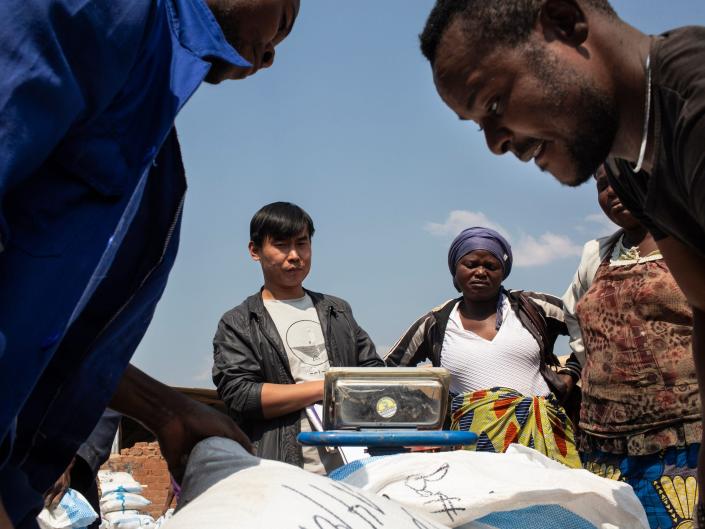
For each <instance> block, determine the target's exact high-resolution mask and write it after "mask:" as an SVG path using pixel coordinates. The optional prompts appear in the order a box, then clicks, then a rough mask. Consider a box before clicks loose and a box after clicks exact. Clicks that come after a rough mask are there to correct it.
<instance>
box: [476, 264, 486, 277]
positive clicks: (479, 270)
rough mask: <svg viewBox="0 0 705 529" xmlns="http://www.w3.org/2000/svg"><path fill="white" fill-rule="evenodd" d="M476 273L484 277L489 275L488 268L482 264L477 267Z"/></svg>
mask: <svg viewBox="0 0 705 529" xmlns="http://www.w3.org/2000/svg"><path fill="white" fill-rule="evenodd" d="M475 275H476V276H482V277H485V276H487V268H485V267H484V266H482V265H480V266H478V267H477V268H475Z"/></svg>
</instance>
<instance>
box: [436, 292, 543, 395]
mask: <svg viewBox="0 0 705 529" xmlns="http://www.w3.org/2000/svg"><path fill="white" fill-rule="evenodd" d="M502 296H503V299H502V326H501V327H500V328H499V331H498V332H497V335H496V336H495V337H494V339H492V340H486V339H485V338H482V337H481V336H479V335H477V334H475V333H474V332H472V331H468V330H466V329H465V328H464V327H463V324H462V322H461V321H460V315H459V314H458V305H459V303H458V304H456V305H455V307H453V311H452V312H451V314H450V318H449V319H448V325H447V326H446V331H445V336H444V337H443V348H442V349H441V366H442V367H445V368H446V369H448V371H450V374H451V381H450V391H451V393H469V392H472V391H478V390H482V389H489V388H493V387H497V386H502V387H506V388H511V389H514V390H516V391H518V392H519V393H521V394H522V395H531V396H545V395H548V394H549V393H550V390H549V388H548V385H547V384H546V381H545V380H544V378H543V376H541V373H540V372H539V365H540V363H541V353H540V349H539V344H538V343H537V342H536V340H535V339H534V337H533V336H532V335H531V333H530V332H529V331H528V330H527V329H526V328H525V327H524V325H522V323H521V321H520V320H519V318H518V317H517V315H516V314H515V313H514V311H513V310H512V308H511V306H510V304H509V299H507V297H506V296H505V295H504V294H503V295H502Z"/></svg>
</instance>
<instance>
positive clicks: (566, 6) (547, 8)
mask: <svg viewBox="0 0 705 529" xmlns="http://www.w3.org/2000/svg"><path fill="white" fill-rule="evenodd" d="M539 24H540V25H541V28H542V30H543V35H544V38H545V39H546V40H547V41H548V42H551V41H553V40H556V39H557V40H560V41H562V42H565V43H566V44H568V45H569V46H573V47H575V48H577V47H579V46H581V45H582V44H583V43H584V42H585V41H586V40H587V36H588V23H587V18H586V17H585V12H584V11H583V10H582V8H581V7H580V6H579V5H578V3H577V2H576V1H575V0H546V2H545V3H544V4H543V7H542V8H541V11H540V12H539Z"/></svg>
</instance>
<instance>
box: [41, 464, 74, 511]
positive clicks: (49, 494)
mask: <svg viewBox="0 0 705 529" xmlns="http://www.w3.org/2000/svg"><path fill="white" fill-rule="evenodd" d="M75 462H76V459H75V458H74V459H72V460H71V463H69V466H68V467H66V470H64V473H63V474H61V475H60V476H59V478H58V479H57V480H56V483H54V484H53V485H52V486H51V487H50V488H49V490H47V491H46V492H45V493H44V507H46V508H47V509H50V510H51V509H53V508H54V507H56V506H57V505H59V503H60V502H61V498H63V497H64V494H66V491H67V490H68V489H69V487H70V486H71V469H72V468H73V464H74V463H75Z"/></svg>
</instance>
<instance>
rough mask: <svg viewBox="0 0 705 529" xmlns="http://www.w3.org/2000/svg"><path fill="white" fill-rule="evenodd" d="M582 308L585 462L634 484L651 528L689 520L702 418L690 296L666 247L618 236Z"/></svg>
mask: <svg viewBox="0 0 705 529" xmlns="http://www.w3.org/2000/svg"><path fill="white" fill-rule="evenodd" d="M576 310H577V315H578V319H579V322H580V328H581V331H582V336H583V343H584V344H585V349H586V353H587V360H586V363H585V366H584V367H583V375H582V383H583V387H582V390H583V402H582V408H581V412H580V428H581V432H580V435H579V436H578V447H579V449H580V452H581V457H582V459H583V464H584V466H585V468H587V469H588V470H590V471H592V472H595V473H597V474H599V475H602V476H604V477H608V478H612V479H620V480H623V481H626V482H628V483H630V484H631V485H632V486H633V487H634V490H635V492H636V494H637V496H639V498H640V500H641V501H642V504H643V505H644V508H645V509H646V513H647V516H648V518H649V522H650V524H651V527H652V528H653V529H656V528H661V529H666V528H671V527H673V528H679V529H687V528H690V527H693V514H694V509H695V503H696V497H697V483H696V477H695V476H696V474H695V471H696V466H697V453H698V448H699V443H700V435H701V432H702V423H701V421H700V402H699V397H698V384H697V380H696V377H695V366H694V363H693V359H692V351H691V342H692V338H691V333H692V313H691V310H690V307H689V305H688V303H687V300H686V299H685V296H683V294H682V293H681V291H680V289H679V288H678V286H677V285H676V282H675V280H674V279H673V276H672V275H671V273H670V271H669V270H668V267H667V266H666V264H665V263H664V261H663V259H662V258H661V255H660V254H658V253H655V254H654V255H650V256H647V257H645V258H642V257H639V256H638V253H636V252H635V249H625V248H624V247H622V246H621V240H620V241H619V243H618V245H617V248H615V251H614V252H613V254H612V258H608V259H606V260H605V261H603V262H602V264H601V265H600V267H599V268H598V270H597V273H596V275H595V278H594V280H593V283H592V286H591V287H590V289H589V290H588V291H587V292H586V294H585V295H584V296H583V297H582V298H581V299H580V301H579V302H578V304H577V309H576Z"/></svg>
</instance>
